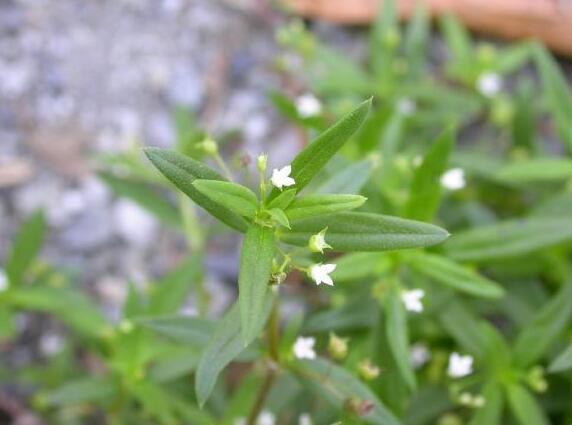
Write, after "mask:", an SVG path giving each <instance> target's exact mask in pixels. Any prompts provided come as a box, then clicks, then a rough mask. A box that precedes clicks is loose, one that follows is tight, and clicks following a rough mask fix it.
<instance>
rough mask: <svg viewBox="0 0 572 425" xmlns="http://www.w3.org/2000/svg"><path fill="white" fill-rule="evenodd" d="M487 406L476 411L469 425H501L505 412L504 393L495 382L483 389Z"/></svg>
mask: <svg viewBox="0 0 572 425" xmlns="http://www.w3.org/2000/svg"><path fill="white" fill-rule="evenodd" d="M482 395H483V397H484V398H485V400H486V402H485V405H484V406H483V407H481V408H479V409H477V410H476V413H475V415H474V416H473V419H472V420H471V422H470V423H469V425H501V423H502V422H501V421H502V412H503V405H504V400H503V393H502V390H501V388H500V387H499V385H498V384H497V383H495V382H491V383H488V384H486V385H485V386H484V388H483V393H482Z"/></svg>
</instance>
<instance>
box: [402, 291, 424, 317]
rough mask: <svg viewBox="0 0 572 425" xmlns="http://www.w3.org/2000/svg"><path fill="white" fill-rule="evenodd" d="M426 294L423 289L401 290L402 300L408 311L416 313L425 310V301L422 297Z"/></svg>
mask: <svg viewBox="0 0 572 425" xmlns="http://www.w3.org/2000/svg"><path fill="white" fill-rule="evenodd" d="M424 296H425V291H424V290H423V289H411V290H409V291H402V292H401V301H403V304H404V305H405V309H406V310H407V311H412V312H414V313H421V312H422V311H423V303H422V302H421V298H423V297H424Z"/></svg>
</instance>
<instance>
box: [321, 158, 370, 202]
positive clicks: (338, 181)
mask: <svg viewBox="0 0 572 425" xmlns="http://www.w3.org/2000/svg"><path fill="white" fill-rule="evenodd" d="M377 162H378V161H377V160H376V159H375V158H373V157H372V158H367V159H364V160H362V161H358V162H355V163H353V164H350V165H348V166H346V167H344V168H342V169H341V170H340V169H339V168H336V169H335V172H334V174H333V175H332V176H331V177H329V178H328V179H327V180H326V181H324V182H323V183H321V184H320V185H319V186H317V187H316V189H315V192H316V193H324V194H337V193H347V194H352V195H354V194H358V193H359V192H360V190H361V189H362V188H363V187H364V186H365V184H366V183H367V181H368V180H369V178H370V177H371V175H372V174H373V170H375V168H376V166H377Z"/></svg>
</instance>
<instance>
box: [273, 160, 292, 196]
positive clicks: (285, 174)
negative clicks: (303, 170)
mask: <svg viewBox="0 0 572 425" xmlns="http://www.w3.org/2000/svg"><path fill="white" fill-rule="evenodd" d="M291 172H292V166H290V165H287V166H285V167H282V168H281V169H279V170H278V169H276V168H275V169H274V170H272V177H270V181H271V182H272V184H273V185H274V186H276V187H277V188H278V189H280V190H282V188H283V187H288V186H292V185H294V184H296V182H295V181H294V179H293V178H292V177H290V173H291Z"/></svg>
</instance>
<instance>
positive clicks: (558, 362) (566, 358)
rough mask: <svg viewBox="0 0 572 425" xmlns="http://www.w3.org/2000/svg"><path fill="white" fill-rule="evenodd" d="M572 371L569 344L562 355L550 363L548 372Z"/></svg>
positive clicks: (571, 353) (571, 348)
mask: <svg viewBox="0 0 572 425" xmlns="http://www.w3.org/2000/svg"><path fill="white" fill-rule="evenodd" d="M570 369H572V344H570V345H569V346H568V347H567V348H566V349H565V350H564V351H563V352H562V353H560V354H559V355H558V357H556V358H555V359H554V361H553V362H552V363H550V368H549V369H548V370H549V371H550V372H552V373H555V372H564V371H567V370H570Z"/></svg>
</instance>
